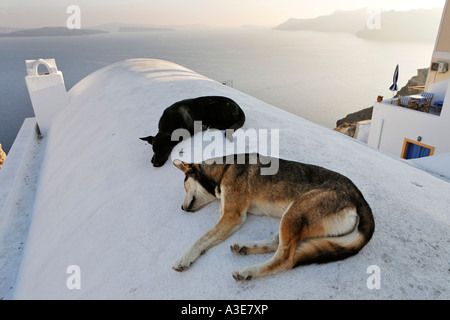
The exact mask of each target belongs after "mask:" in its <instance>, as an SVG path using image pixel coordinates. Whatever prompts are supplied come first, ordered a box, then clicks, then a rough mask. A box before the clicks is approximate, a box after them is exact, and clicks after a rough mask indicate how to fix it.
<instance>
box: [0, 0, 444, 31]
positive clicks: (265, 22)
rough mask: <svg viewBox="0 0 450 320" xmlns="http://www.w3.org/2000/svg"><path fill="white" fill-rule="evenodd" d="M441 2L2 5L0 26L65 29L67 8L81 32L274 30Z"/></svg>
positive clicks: (4, 1) (131, 0)
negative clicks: (125, 28)
mask: <svg viewBox="0 0 450 320" xmlns="http://www.w3.org/2000/svg"><path fill="white" fill-rule="evenodd" d="M444 4H445V0H315V1H311V0H39V1H36V0H1V2H0V27H20V28H37V27H44V26H65V25H66V20H67V19H68V17H69V16H70V14H68V13H67V12H66V10H67V7H68V6H69V5H78V6H79V7H80V9H81V15H80V17H81V24H82V27H89V26H96V25H100V24H105V23H111V22H122V23H136V24H154V25H180V24H204V25H209V26H217V27H228V26H230V27H231V26H233V27H234V26H242V25H260V26H276V25H278V24H280V23H282V22H284V21H286V20H287V19H289V18H315V17H317V16H319V15H327V14H331V13H332V12H334V11H336V10H356V9H360V8H365V7H369V8H381V9H385V10H397V11H407V10H411V9H417V8H427V9H429V8H432V7H440V8H443V6H444Z"/></svg>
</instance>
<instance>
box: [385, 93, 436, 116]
mask: <svg viewBox="0 0 450 320" xmlns="http://www.w3.org/2000/svg"><path fill="white" fill-rule="evenodd" d="M440 98H442V97H440ZM440 98H437V99H436V98H435V94H434V93H432V92H422V93H420V94H413V95H409V96H398V97H396V98H392V99H386V100H383V101H381V103H382V104H385V105H393V106H399V107H402V108H405V109H409V110H413V111H419V112H424V113H428V114H432V115H435V116H440V115H441V111H442V106H443V103H444V101H443V100H444V98H445V97H444V98H442V99H440Z"/></svg>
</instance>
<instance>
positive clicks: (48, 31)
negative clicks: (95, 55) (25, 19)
mask: <svg viewBox="0 0 450 320" xmlns="http://www.w3.org/2000/svg"><path fill="white" fill-rule="evenodd" d="M100 33H107V31H102V30H95V29H68V28H66V27H44V28H38V29H28V30H19V31H13V32H7V33H0V37H56V36H84V35H92V34H100Z"/></svg>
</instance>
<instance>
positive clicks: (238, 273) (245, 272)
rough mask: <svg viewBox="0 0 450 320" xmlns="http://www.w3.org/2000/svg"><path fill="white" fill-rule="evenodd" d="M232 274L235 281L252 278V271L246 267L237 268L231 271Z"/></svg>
mask: <svg viewBox="0 0 450 320" xmlns="http://www.w3.org/2000/svg"><path fill="white" fill-rule="evenodd" d="M232 275H233V278H234V280H236V281H248V280H252V278H253V272H252V271H251V270H249V269H246V268H242V269H237V270H235V271H233V273H232Z"/></svg>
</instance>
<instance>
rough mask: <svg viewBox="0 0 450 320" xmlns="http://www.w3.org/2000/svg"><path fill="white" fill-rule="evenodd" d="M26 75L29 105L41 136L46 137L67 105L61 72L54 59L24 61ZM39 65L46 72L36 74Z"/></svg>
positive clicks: (67, 99) (67, 98)
mask: <svg viewBox="0 0 450 320" xmlns="http://www.w3.org/2000/svg"><path fill="white" fill-rule="evenodd" d="M25 63H26V66H27V73H28V75H27V76H26V77H25V82H26V84H27V88H28V93H29V94H30V99H31V104H32V105H33V110H34V114H35V116H36V121H37V123H38V126H39V130H40V132H41V135H46V134H47V132H48V130H49V129H50V127H51V125H52V121H53V120H54V119H55V118H56V116H57V115H58V114H59V112H60V111H61V110H62V109H63V108H64V107H65V106H66V105H67V103H68V101H69V97H68V95H67V92H66V87H65V85H64V78H63V74H62V72H61V71H58V68H57V67H56V62H55V59H38V60H26V61H25ZM39 65H44V66H45V67H46V68H47V70H48V72H45V73H41V74H39V73H38V67H39Z"/></svg>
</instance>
